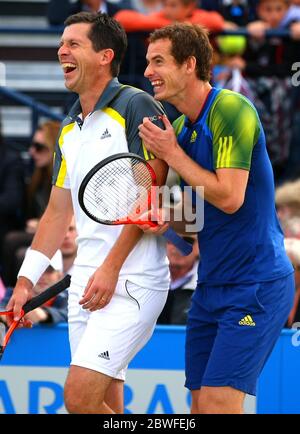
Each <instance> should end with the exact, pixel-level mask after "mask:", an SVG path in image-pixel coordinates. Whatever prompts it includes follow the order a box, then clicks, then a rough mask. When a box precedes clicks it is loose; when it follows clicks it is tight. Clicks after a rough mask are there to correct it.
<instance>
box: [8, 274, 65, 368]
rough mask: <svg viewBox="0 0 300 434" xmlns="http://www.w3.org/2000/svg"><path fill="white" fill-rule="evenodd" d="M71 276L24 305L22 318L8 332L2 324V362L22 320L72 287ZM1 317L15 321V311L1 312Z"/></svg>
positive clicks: (14, 322) (12, 324)
mask: <svg viewBox="0 0 300 434" xmlns="http://www.w3.org/2000/svg"><path fill="white" fill-rule="evenodd" d="M70 281H71V276H70V275H69V274H67V275H66V276H65V277H64V278H63V279H62V280H60V281H59V282H57V283H55V284H54V285H52V286H50V287H49V288H48V289H46V290H45V291H43V292H41V294H39V295H37V296H36V297H33V298H32V299H31V300H29V301H27V303H25V304H24V306H23V308H22V310H21V316H20V319H19V320H18V321H15V320H13V321H12V323H11V325H10V327H9V328H8V330H6V326H5V324H4V323H1V328H0V338H1V341H0V360H1V358H2V356H3V353H4V350H5V348H6V346H7V344H8V342H9V339H10V337H11V335H12V333H13V332H14V331H15V330H16V328H17V327H18V325H19V323H20V321H21V319H22V318H23V317H24V315H26V313H28V312H30V311H31V310H34V309H36V308H37V307H39V306H41V305H42V304H44V303H46V302H47V301H48V300H50V299H51V298H53V297H55V296H56V295H58V294H59V293H60V292H62V291H63V290H64V289H66V288H68V287H69V286H70ZM0 315H5V316H7V317H10V318H12V319H13V316H14V312H13V310H5V311H2V312H0Z"/></svg>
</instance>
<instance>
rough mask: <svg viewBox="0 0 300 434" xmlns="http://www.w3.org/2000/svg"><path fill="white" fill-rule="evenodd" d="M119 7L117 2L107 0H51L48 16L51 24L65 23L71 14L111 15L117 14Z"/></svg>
mask: <svg viewBox="0 0 300 434" xmlns="http://www.w3.org/2000/svg"><path fill="white" fill-rule="evenodd" d="M118 10H119V7H118V5H117V4H116V3H111V2H109V1H106V0H78V1H75V2H72V1H70V0H50V1H49V4H48V11H47V18H48V22H49V24H51V25H54V26H56V25H63V23H64V21H65V19H66V18H67V17H68V16H69V15H73V14H77V13H78V12H82V11H88V12H105V13H107V14H108V15H110V16H113V15H115V13H117V11H118Z"/></svg>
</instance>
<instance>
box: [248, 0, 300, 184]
mask: <svg viewBox="0 0 300 434" xmlns="http://www.w3.org/2000/svg"><path fill="white" fill-rule="evenodd" d="M288 4H289V2H288V1H287V0H259V3H258V8H257V14H258V17H259V20H258V21H255V22H252V23H250V24H249V25H248V26H247V28H248V31H249V32H250V34H251V35H252V37H251V38H249V40H248V46H247V49H246V51H245V54H244V59H245V62H244V65H243V66H242V65H241V68H242V69H243V72H244V75H245V77H246V78H247V80H248V81H249V83H250V86H251V88H252V91H253V93H254V102H255V105H256V108H257V109H258V112H259V114H260V117H261V120H262V123H263V126H264V130H265V133H266V138H267V144H268V152H269V155H270V158H271V162H272V166H273V169H274V174H275V179H276V181H279V180H282V179H284V177H285V176H286V174H285V172H286V163H287V160H288V157H289V152H290V143H291V136H292V133H291V132H292V119H293V118H292V111H293V107H292V89H291V74H292V65H293V63H294V62H296V61H297V60H298V53H299V47H300V46H299V43H298V42H296V41H294V40H286V39H283V38H280V37H271V38H268V39H266V38H265V34H266V31H267V30H269V29H280V23H281V22H282V20H283V18H284V16H285V14H286V13H287V10H288Z"/></svg>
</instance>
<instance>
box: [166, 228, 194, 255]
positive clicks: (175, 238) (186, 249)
mask: <svg viewBox="0 0 300 434" xmlns="http://www.w3.org/2000/svg"><path fill="white" fill-rule="evenodd" d="M163 236H164V237H165V238H166V239H167V240H168V241H170V242H171V243H172V244H174V246H175V247H177V249H178V250H180V252H181V253H182V254H183V255H184V256H187V255H189V254H191V253H192V251H193V246H192V245H191V244H189V243H188V242H187V241H185V240H184V239H183V238H181V237H180V236H179V235H178V234H177V233H176V232H175V231H174V229H171V228H169V229H168V230H167V231H166V232H165V233H164V234H163Z"/></svg>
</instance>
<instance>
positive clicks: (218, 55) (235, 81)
mask: <svg viewBox="0 0 300 434" xmlns="http://www.w3.org/2000/svg"><path fill="white" fill-rule="evenodd" d="M246 46H247V39H246V37H245V36H238V35H236V36H235V35H225V36H218V37H217V38H216V51H215V56H214V66H213V69H212V82H213V85H214V86H215V87H218V88H219V87H220V88H224V89H229V90H233V91H234V92H239V93H241V94H242V95H244V96H246V97H247V98H249V99H250V100H251V101H253V99H254V98H253V93H252V91H251V88H250V85H249V83H248V82H247V80H246V79H245V78H244V77H243V75H242V73H241V66H242V67H243V65H244V60H243V58H242V56H243V53H244V51H245V49H246Z"/></svg>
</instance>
